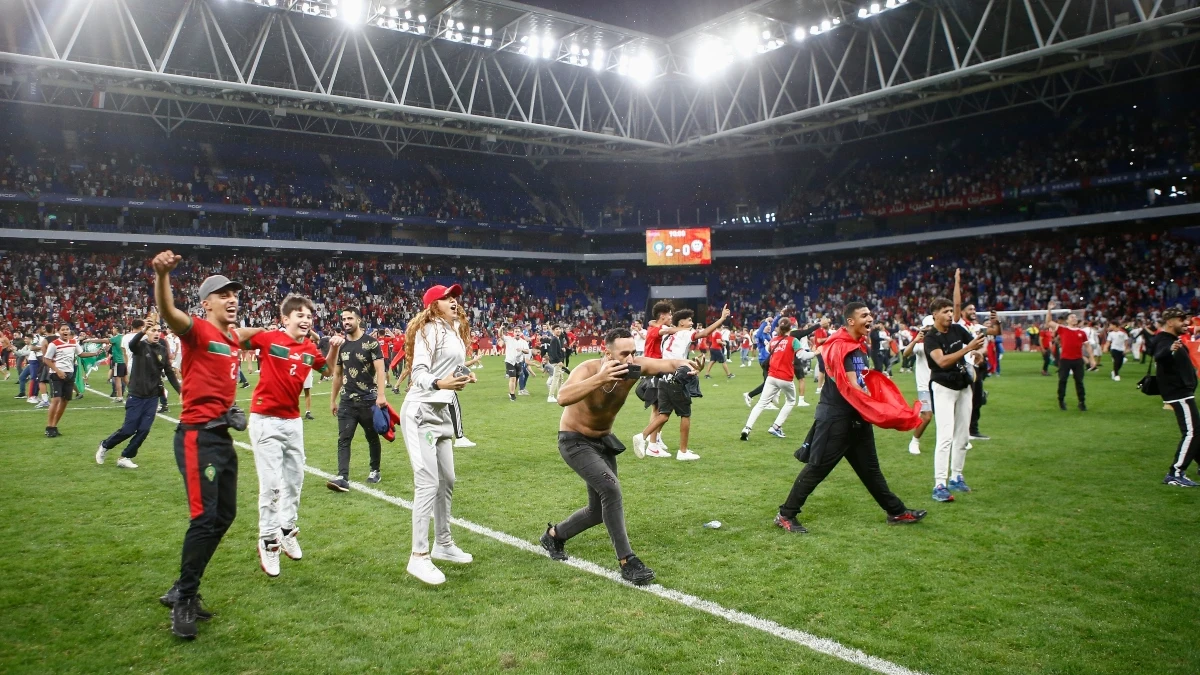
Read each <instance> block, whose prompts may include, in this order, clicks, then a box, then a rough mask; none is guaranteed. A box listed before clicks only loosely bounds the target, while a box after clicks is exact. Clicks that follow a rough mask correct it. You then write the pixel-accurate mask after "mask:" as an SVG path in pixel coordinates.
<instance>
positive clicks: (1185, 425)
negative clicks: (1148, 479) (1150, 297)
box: [1151, 309, 1200, 487]
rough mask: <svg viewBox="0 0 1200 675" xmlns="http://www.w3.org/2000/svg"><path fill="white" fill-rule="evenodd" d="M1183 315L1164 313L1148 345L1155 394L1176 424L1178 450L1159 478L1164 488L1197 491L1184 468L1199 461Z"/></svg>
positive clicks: (1199, 416)
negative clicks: (1155, 368)
mask: <svg viewBox="0 0 1200 675" xmlns="http://www.w3.org/2000/svg"><path fill="white" fill-rule="evenodd" d="M1187 316H1188V315H1187V312H1185V311H1183V310H1181V309H1168V310H1166V311H1165V312H1163V315H1162V324H1163V325H1162V330H1161V331H1160V332H1159V336H1160V337H1157V339H1155V340H1154V341H1153V342H1152V343H1151V344H1152V345H1153V350H1154V354H1153V356H1154V365H1155V366H1156V367H1157V368H1158V372H1157V377H1156V378H1155V381H1156V383H1157V384H1158V392H1159V394H1160V395H1161V396H1162V400H1163V403H1164V404H1166V405H1169V406H1171V410H1173V411H1174V412H1175V421H1176V422H1177V423H1178V424H1179V433H1180V436H1181V438H1180V440H1179V447H1178V448H1177V449H1176V450H1175V456H1174V458H1173V461H1172V462H1171V468H1170V469H1168V470H1167V476H1166V477H1165V478H1163V484H1164V485H1174V486H1176V487H1200V483H1196V482H1195V481H1193V480H1191V479H1189V478H1188V477H1187V475H1186V473H1187V468H1188V466H1189V465H1191V463H1192V461H1193V460H1196V461H1200V428H1198V427H1200V411H1197V409H1196V366H1195V365H1194V364H1193V363H1192V360H1191V357H1190V356H1189V354H1188V347H1187V338H1186V332H1187Z"/></svg>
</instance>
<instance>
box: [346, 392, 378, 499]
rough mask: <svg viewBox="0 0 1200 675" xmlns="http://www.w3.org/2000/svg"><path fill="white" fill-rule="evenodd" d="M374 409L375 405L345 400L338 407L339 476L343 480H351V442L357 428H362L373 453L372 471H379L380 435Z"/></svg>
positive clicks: (369, 448) (368, 446)
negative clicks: (376, 429) (376, 427)
mask: <svg viewBox="0 0 1200 675" xmlns="http://www.w3.org/2000/svg"><path fill="white" fill-rule="evenodd" d="M373 408H374V404H373V403H368V404H361V403H353V402H350V401H347V400H345V399H343V400H342V402H341V403H340V404H339V405H338V415H337V417H338V444H337V445H338V475H339V476H341V477H342V478H345V479H347V480H348V479H349V478H350V441H352V440H354V430H355V428H357V427H360V426H361V427H362V429H363V436H364V437H365V438H366V439H367V448H368V450H369V451H370V453H371V470H372V471H378V470H379V456H380V448H379V434H378V433H376V431H375V411H374V409H373Z"/></svg>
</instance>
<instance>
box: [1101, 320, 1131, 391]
mask: <svg viewBox="0 0 1200 675" xmlns="http://www.w3.org/2000/svg"><path fill="white" fill-rule="evenodd" d="M1128 346H1129V333H1126V332H1125V329H1124V328H1122V327H1121V326H1120V325H1118V324H1113V327H1112V329H1111V330H1109V331H1108V339H1107V340H1105V341H1104V348H1105V349H1107V350H1108V353H1109V354H1112V360H1113V369H1112V379H1113V381H1114V382H1120V381H1121V366H1122V365H1124V363H1125V349H1126V347H1128Z"/></svg>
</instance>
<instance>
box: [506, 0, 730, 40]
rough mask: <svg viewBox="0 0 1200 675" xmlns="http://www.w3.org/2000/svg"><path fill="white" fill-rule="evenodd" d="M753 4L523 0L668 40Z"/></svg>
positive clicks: (672, 0)
mask: <svg viewBox="0 0 1200 675" xmlns="http://www.w3.org/2000/svg"><path fill="white" fill-rule="evenodd" d="M751 1H752V0H524V2H525V3H526V4H529V5H534V6H536V7H543V8H545V9H549V10H553V11H556V12H563V13H565V14H573V15H575V16H579V17H583V18H586V19H591V20H593V21H602V22H604V23H610V24H612V25H614V26H621V27H624V28H632V29H633V30H638V31H642V32H643V33H650V34H653V35H659V36H662V37H666V36H669V35H674V34H675V33H678V32H679V31H682V30H684V29H687V28H691V27H692V26H695V25H696V24H698V23H700V22H701V21H706V20H708V19H712V18H715V17H718V16H720V15H722V14H724V13H726V12H729V11H732V10H735V9H737V8H738V7H742V6H743V5H748V4H750V2H751Z"/></svg>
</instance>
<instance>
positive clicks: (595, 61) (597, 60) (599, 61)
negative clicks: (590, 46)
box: [592, 49, 604, 70]
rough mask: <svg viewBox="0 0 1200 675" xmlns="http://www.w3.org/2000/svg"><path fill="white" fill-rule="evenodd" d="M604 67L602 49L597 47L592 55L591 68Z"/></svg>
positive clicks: (599, 68)
mask: <svg viewBox="0 0 1200 675" xmlns="http://www.w3.org/2000/svg"><path fill="white" fill-rule="evenodd" d="M603 68H604V50H602V49H597V50H596V53H595V54H593V56H592V70H602V69H603Z"/></svg>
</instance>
